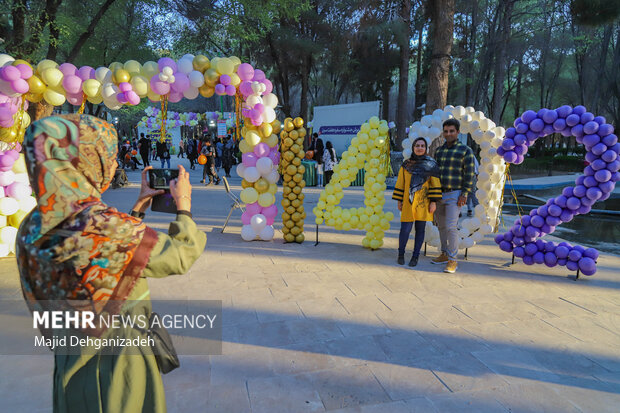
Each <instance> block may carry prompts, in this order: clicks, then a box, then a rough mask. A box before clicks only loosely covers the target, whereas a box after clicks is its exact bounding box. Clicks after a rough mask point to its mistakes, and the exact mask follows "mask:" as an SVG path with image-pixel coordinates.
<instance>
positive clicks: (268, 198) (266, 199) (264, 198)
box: [258, 192, 276, 207]
mask: <svg viewBox="0 0 620 413" xmlns="http://www.w3.org/2000/svg"><path fill="white" fill-rule="evenodd" d="M275 201H276V199H275V197H274V196H273V194H270V193H269V192H265V193H264V194H260V196H259V197H258V205H260V206H262V207H268V206H269V205H273V204H274V203H275Z"/></svg>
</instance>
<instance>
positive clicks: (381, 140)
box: [313, 116, 394, 250]
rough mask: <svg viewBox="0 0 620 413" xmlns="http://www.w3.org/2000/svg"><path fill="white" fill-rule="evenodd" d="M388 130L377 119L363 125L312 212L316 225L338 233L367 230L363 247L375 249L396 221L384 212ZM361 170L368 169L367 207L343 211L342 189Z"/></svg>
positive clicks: (384, 124)
mask: <svg viewBox="0 0 620 413" xmlns="http://www.w3.org/2000/svg"><path fill="white" fill-rule="evenodd" d="M388 130H389V127H388V124H387V122H386V121H385V120H379V118H378V117H376V116H373V117H372V118H370V119H369V120H368V122H366V123H364V124H363V125H362V127H361V129H360V131H359V133H358V134H357V136H356V137H355V138H353V139H352V140H351V145H350V146H349V148H348V150H346V151H345V152H343V153H342V159H341V160H340V162H339V163H338V164H337V165H336V166H335V167H334V174H333V175H332V179H331V180H330V182H329V184H327V186H326V187H325V189H324V190H323V192H321V195H320V196H319V202H318V204H317V206H316V208H314V210H313V212H314V214H315V216H316V224H317V225H320V224H322V223H323V222H325V224H326V225H329V226H330V227H334V228H336V229H337V230H345V231H349V230H352V229H363V230H365V231H366V236H365V237H364V239H363V240H362V245H363V246H364V247H366V248H371V249H373V250H375V249H378V248H380V247H381V246H382V245H383V237H384V235H385V231H386V230H388V229H389V228H390V221H391V220H392V219H394V214H392V213H391V212H384V211H383V205H384V204H385V197H384V191H385V189H386V185H385V178H386V176H385V173H383V168H382V164H384V163H385V157H386V156H387V157H389V139H388V136H387V133H388ZM361 168H364V169H365V182H364V196H365V199H364V205H365V207H359V208H345V209H343V208H341V207H340V206H338V204H339V203H340V201H341V200H342V198H343V197H344V193H343V192H342V190H343V189H344V188H347V187H348V186H349V185H351V181H354V180H355V178H356V176H357V173H358V171H359V170H360V169H361Z"/></svg>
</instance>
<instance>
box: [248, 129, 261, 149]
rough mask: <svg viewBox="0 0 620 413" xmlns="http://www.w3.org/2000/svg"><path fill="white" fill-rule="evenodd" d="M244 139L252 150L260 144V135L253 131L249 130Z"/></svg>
mask: <svg viewBox="0 0 620 413" xmlns="http://www.w3.org/2000/svg"><path fill="white" fill-rule="evenodd" d="M245 139H246V140H247V141H248V145H250V146H251V147H252V148H254V146H256V145H258V144H259V143H260V135H259V134H258V133H257V132H256V131H253V130H250V131H248V132H247V133H246V134H245Z"/></svg>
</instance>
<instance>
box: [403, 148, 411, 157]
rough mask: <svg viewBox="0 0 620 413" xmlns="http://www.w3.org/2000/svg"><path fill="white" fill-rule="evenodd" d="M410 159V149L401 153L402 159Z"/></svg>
mask: <svg viewBox="0 0 620 413" xmlns="http://www.w3.org/2000/svg"><path fill="white" fill-rule="evenodd" d="M409 158H411V149H405V150H404V151H403V159H409Z"/></svg>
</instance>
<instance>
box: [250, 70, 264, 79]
mask: <svg viewBox="0 0 620 413" xmlns="http://www.w3.org/2000/svg"><path fill="white" fill-rule="evenodd" d="M263 79H265V72H263V71H262V70H260V69H256V70H254V77H253V78H252V80H255V81H257V82H262V81H263Z"/></svg>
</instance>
